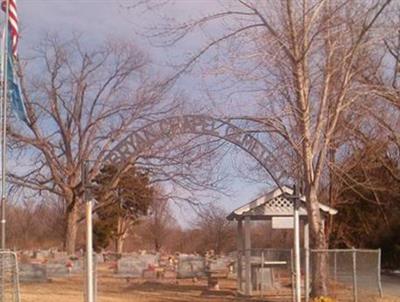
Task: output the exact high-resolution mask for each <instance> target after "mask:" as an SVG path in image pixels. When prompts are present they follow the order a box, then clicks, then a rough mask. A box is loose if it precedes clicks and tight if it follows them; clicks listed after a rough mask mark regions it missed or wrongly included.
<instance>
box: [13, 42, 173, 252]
mask: <svg viewBox="0 0 400 302" xmlns="http://www.w3.org/2000/svg"><path fill="white" fill-rule="evenodd" d="M148 62H149V61H148V59H147V57H146V56H145V55H144V54H143V53H142V52H141V51H140V50H138V49H137V48H136V47H135V46H134V45H133V44H132V43H128V42H126V43H122V42H120V41H109V42H107V43H104V44H103V45H100V46H99V45H97V46H96V47H95V48H89V47H86V46H85V45H84V44H83V43H81V41H80V39H78V38H74V39H71V40H64V41H62V40H60V39H59V38H57V37H48V38H47V39H45V41H44V42H43V43H42V44H41V46H40V47H39V48H38V49H36V56H35V58H34V60H33V61H32V62H28V66H27V67H25V70H26V69H28V68H31V71H32V72H31V74H33V76H32V77H30V78H23V79H22V83H23V95H24V98H25V100H26V104H27V111H28V116H29V119H30V124H29V125H27V127H21V128H20V129H16V128H14V127H12V128H10V129H9V132H8V133H9V136H10V138H11V139H12V140H13V142H15V143H17V144H18V147H20V150H22V151H21V153H20V154H19V157H18V158H16V160H20V159H21V158H28V160H29V161H30V163H31V164H30V166H29V167H25V168H26V169H24V170H22V169H16V171H15V172H13V173H11V175H10V180H11V181H12V182H13V183H15V184H17V185H21V186H24V187H25V188H28V189H31V190H33V191H36V192H42V191H48V192H51V193H52V194H54V195H55V196H58V197H59V198H62V199H63V201H64V202H65V209H66V210H65V215H66V230H65V248H66V250H67V252H68V253H69V254H72V253H74V252H75V241H76V234H77V228H78V225H77V219H78V216H79V211H80V206H81V204H82V192H83V190H82V186H81V165H82V163H83V162H84V161H86V160H91V161H92V162H91V166H92V167H93V169H92V170H91V175H89V177H90V178H93V176H94V175H95V174H96V173H97V171H98V170H99V167H100V166H101V164H102V160H103V158H104V157H105V155H106V154H107V152H108V150H109V149H110V147H112V146H113V144H114V142H115V141H117V140H119V139H121V138H122V137H123V136H124V135H125V134H126V133H127V131H128V130H133V129H135V128H137V127H140V126H141V125H143V123H145V122H147V121H150V120H153V119H157V118H160V117H161V116H163V115H164V114H167V113H168V112H169V110H170V109H171V108H172V107H173V106H172V105H171V104H172V102H164V101H163V95H164V90H163V89H164V87H161V86H160V85H157V83H156V82H151V81H150V80H149V74H148ZM30 66H31V67H30ZM21 74H23V73H21Z"/></svg>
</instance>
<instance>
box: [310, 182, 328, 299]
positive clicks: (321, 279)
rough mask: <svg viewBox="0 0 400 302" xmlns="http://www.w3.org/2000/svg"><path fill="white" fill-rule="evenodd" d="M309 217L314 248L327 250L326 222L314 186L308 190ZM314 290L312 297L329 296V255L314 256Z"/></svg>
mask: <svg viewBox="0 0 400 302" xmlns="http://www.w3.org/2000/svg"><path fill="white" fill-rule="evenodd" d="M306 195H307V200H308V208H309V209H308V215H309V222H310V230H311V239H312V248H314V249H319V250H323V249H326V248H327V244H326V236H325V230H324V220H323V217H321V213H320V210H319V205H318V198H317V192H316V190H315V188H314V187H313V186H311V188H309V190H307V193H306ZM312 272H313V274H312V289H311V296H313V297H319V296H326V295H327V294H328V289H327V281H328V253H327V252H316V253H313V255H312Z"/></svg>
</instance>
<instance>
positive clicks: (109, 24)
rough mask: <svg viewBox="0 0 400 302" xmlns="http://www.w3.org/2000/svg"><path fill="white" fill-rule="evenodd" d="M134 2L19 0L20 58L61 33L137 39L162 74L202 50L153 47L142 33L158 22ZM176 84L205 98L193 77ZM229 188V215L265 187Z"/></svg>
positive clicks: (177, 8) (202, 8) (208, 5)
mask: <svg viewBox="0 0 400 302" xmlns="http://www.w3.org/2000/svg"><path fill="white" fill-rule="evenodd" d="M131 3H132V1H125V0H19V1H18V9H19V16H20V23H21V29H22V32H21V42H20V49H19V52H20V55H21V56H22V57H24V56H29V54H30V50H31V49H32V47H34V46H35V45H37V44H38V43H39V42H40V40H41V39H42V38H43V37H44V36H45V35H46V34H48V33H50V34H53V33H57V34H59V35H60V36H64V35H66V36H68V35H71V34H72V33H80V34H82V35H83V37H84V39H85V40H87V43H96V42H99V41H101V40H103V39H105V38H109V37H116V38H119V39H130V40H133V41H135V43H136V44H137V45H138V46H139V47H140V48H141V49H142V50H144V51H146V52H147V53H149V55H150V57H151V59H152V61H153V62H154V65H155V66H156V68H157V67H159V68H160V70H162V68H163V66H164V65H165V64H166V62H167V61H169V62H171V61H172V62H174V60H176V59H177V58H182V55H183V54H187V53H191V52H194V51H196V49H198V48H199V46H201V43H202V37H201V36H194V37H193V36H192V37H191V38H189V39H186V40H184V41H183V42H182V43H180V44H179V45H177V46H175V47H172V48H169V49H164V48H159V47H154V46H152V45H150V43H148V41H147V40H146V39H145V38H144V37H143V36H141V34H140V33H141V32H143V30H144V28H146V27H147V26H150V25H152V24H157V22H158V20H157V17H156V16H154V15H152V16H150V15H149V14H144V13H143V14H142V13H139V12H138V11H133V10H128V9H126V6H127V5H129V4H131ZM218 7H219V2H218V1H212V0H201V1H200V0H197V1H195V0H185V1H183V0H181V1H176V3H175V4H174V5H173V6H170V7H168V8H166V9H165V10H164V11H162V13H164V14H165V15H168V17H174V18H176V19H178V20H180V19H184V18H189V17H192V16H193V17H195V16H198V15H202V14H207V13H209V12H212V11H215V10H216V9H218ZM178 85H181V86H182V89H186V90H187V89H188V87H190V89H189V90H190V91H191V93H192V96H193V98H194V99H196V98H198V97H199V95H201V94H200V93H197V92H196V89H197V87H199V85H198V83H197V82H196V78H195V76H194V75H192V76H190V75H189V76H187V77H186V78H185V79H184V80H182V81H180V82H179V83H178ZM178 89H179V87H178ZM199 89H200V88H199ZM230 187H231V188H232V191H231V196H230V197H221V199H220V201H219V203H220V204H221V205H223V206H224V207H225V208H226V209H227V210H233V209H234V208H236V207H238V206H240V205H241V204H242V203H244V202H247V201H250V200H251V199H252V198H254V197H255V196H256V195H258V194H259V192H260V191H261V190H262V188H264V186H263V185H259V184H258V185H254V184H253V185H250V184H248V183H245V182H244V181H243V180H241V179H240V178H236V179H233V180H232V182H231V183H230ZM176 212H177V215H178V217H180V218H181V217H189V218H186V219H191V218H192V217H193V214H190V213H192V212H191V210H190V208H188V207H184V208H183V209H182V211H179V210H177V211H176ZM183 225H185V222H184V223H183Z"/></svg>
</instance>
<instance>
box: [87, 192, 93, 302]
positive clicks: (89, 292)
mask: <svg viewBox="0 0 400 302" xmlns="http://www.w3.org/2000/svg"><path fill="white" fill-rule="evenodd" d="M93 289H94V286H93V237H92V200H91V199H90V200H88V201H87V202H86V299H87V301H86V302H94V297H93V294H94V291H93Z"/></svg>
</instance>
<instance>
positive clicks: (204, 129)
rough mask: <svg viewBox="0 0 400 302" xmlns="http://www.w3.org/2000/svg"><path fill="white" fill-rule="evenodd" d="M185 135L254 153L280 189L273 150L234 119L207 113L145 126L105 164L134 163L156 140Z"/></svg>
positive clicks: (127, 140)
mask: <svg viewBox="0 0 400 302" xmlns="http://www.w3.org/2000/svg"><path fill="white" fill-rule="evenodd" d="M183 134H198V135H208V136H213V137H217V138H220V139H223V140H225V141H228V142H230V143H232V144H234V145H235V146H237V147H239V148H240V149H242V150H244V151H245V152H246V153H248V154H249V155H251V156H252V157H253V158H254V159H255V160H256V161H257V162H258V163H259V164H260V165H261V166H262V167H263V168H264V169H265V170H266V172H267V173H268V175H269V176H270V177H271V178H272V180H273V181H274V182H275V183H276V184H277V186H278V187H279V188H281V185H280V184H279V182H278V179H277V178H276V177H275V176H274V174H273V173H272V172H271V170H270V169H269V168H268V160H269V158H270V152H269V150H268V149H267V148H266V147H265V146H264V145H263V144H262V143H261V142H260V141H259V140H258V139H256V138H255V137H254V136H252V135H251V134H249V133H247V132H246V131H245V130H243V129H242V128H240V127H238V126H236V125H234V124H233V123H231V122H228V121H224V120H223V119H219V118H213V117H210V116H207V115H183V116H175V117H170V118H166V119H163V120H160V121H156V122H153V123H150V124H148V125H145V126H144V127H142V128H140V129H138V130H136V131H133V132H132V133H130V134H129V135H128V136H127V137H125V138H124V139H123V140H122V141H121V142H120V143H118V144H117V145H116V146H115V147H114V148H113V149H112V150H111V151H110V152H109V154H108V155H107V156H106V158H105V164H112V165H116V166H126V165H129V164H132V163H133V162H134V160H135V159H136V158H137V157H138V156H139V155H141V154H142V153H143V152H145V151H146V149H148V147H150V146H151V145H153V144H155V143H156V142H157V141H159V140H162V139H167V138H171V139H172V138H173V137H175V136H178V135H183Z"/></svg>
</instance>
